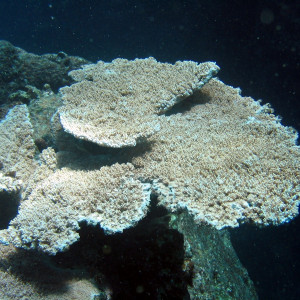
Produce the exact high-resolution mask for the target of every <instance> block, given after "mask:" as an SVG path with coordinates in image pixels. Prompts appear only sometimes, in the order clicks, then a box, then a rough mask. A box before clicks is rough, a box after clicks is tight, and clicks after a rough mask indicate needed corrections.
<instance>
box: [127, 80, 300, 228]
mask: <svg viewBox="0 0 300 300" xmlns="http://www.w3.org/2000/svg"><path fill="white" fill-rule="evenodd" d="M239 92H240V91H239V90H238V89H233V88H232V87H229V86H226V85H225V84H223V83H222V82H221V81H219V80H214V79H212V80H211V81H210V82H209V83H208V84H207V85H205V86H204V87H203V89H202V90H201V91H200V92H199V93H198V95H194V96H193V97H192V98H190V99H189V100H188V101H189V106H188V107H186V111H185V112H183V113H178V114H175V115H171V116H169V117H166V116H161V117H160V119H161V120H160V123H161V130H160V131H159V132H157V133H156V134H155V135H153V136H152V137H151V138H150V144H151V147H150V150H146V151H145V150H143V151H145V152H142V154H141V155H139V156H137V157H135V156H134V158H133V160H132V163H133V164H135V165H136V166H137V168H136V170H137V171H138V174H137V176H141V178H143V179H144V180H151V181H153V185H152V186H153V189H154V191H155V192H156V193H157V194H158V196H159V200H160V202H161V204H163V205H165V206H166V207H168V208H169V209H171V210H176V209H178V208H181V207H186V208H187V209H188V210H189V212H190V213H191V214H193V215H194V218H195V220H196V221H197V222H205V223H209V224H211V225H213V226H215V227H216V228H218V229H221V228H223V227H225V226H231V227H235V226H238V222H239V221H246V220H251V221H253V222H255V223H257V224H264V225H267V224H271V223H272V224H279V223H282V222H286V221H289V220H290V219H292V218H293V217H295V216H296V215H297V214H298V205H299V194H300V185H299V175H300V151H299V146H296V144H295V142H296V139H297V133H296V131H295V130H293V129H292V128H288V127H284V126H282V125H281V124H280V121H279V119H278V118H276V117H275V116H274V115H273V114H271V113H270V112H271V111H270V108H269V107H268V106H267V105H265V106H261V105H260V103H259V102H256V101H254V100H253V99H252V98H249V97H241V96H240V94H239ZM136 151H137V150H135V152H136Z"/></svg>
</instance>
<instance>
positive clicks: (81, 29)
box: [0, 0, 300, 299]
mask: <svg viewBox="0 0 300 300" xmlns="http://www.w3.org/2000/svg"><path fill="white" fill-rule="evenodd" d="M247 3H248V4H247ZM247 3H246V1H241V0H232V1H226V0H211V1H201V0H187V1H183V0H176V1H173V0H170V1H163V0H160V1H159V0H152V1H150V0H144V1H143V0H139V1H133V0H129V1H125V0H109V1H108V0H98V1H97V0H64V1H58V0H57V1H55V0H52V1H51V0H48V1H45V0H41V1H37V0H32V1H29V0H22V1H20V0H19V1H18V0H14V1H13V0H10V1H8V0H0V39H4V40H8V41H9V42H11V43H12V44H14V45H15V46H18V47H21V48H24V49H25V50H26V51H29V52H33V53H36V54H43V53H52V52H58V51H64V52H66V53H68V54H70V55H78V56H82V57H84V58H87V59H89V60H92V61H97V60H99V59H101V60H107V61H110V60H112V59H114V58H116V57H122V58H128V59H133V58H136V57H140V58H143V57H148V56H154V57H155V58H156V59H157V60H160V61H167V62H174V61H176V60H183V59H185V60H195V61H199V62H202V61H206V60H212V61H216V62H217V63H218V65H219V66H220V67H221V72H220V74H219V77H220V79H221V80H222V81H224V82H225V83H227V84H230V85H233V86H239V87H241V88H242V91H243V95H251V96H252V97H253V98H255V99H263V101H264V102H270V103H271V104H272V106H273V107H274V108H275V112H276V114H279V115H281V116H282V117H283V124H284V125H290V126H293V127H295V128H296V129H297V130H298V131H300V110H299V104H298V101H297V100H298V99H299V93H300V82H299V79H300V70H299V69H300V59H299V57H300V55H299V53H300V52H299V50H300V30H299V29H300V14H299V12H300V1H296V0H295V1H291V0H290V1H267V0H252V1H248V2H247ZM299 228H300V221H299V218H297V219H296V220H294V221H293V222H291V223H290V224H287V225H284V226H281V227H279V228H266V229H262V230H261V229H258V228H254V227H249V226H243V227H242V228H241V229H238V230H234V231H233V232H232V238H233V243H234V245H235V249H236V251H237V253H238V255H239V257H240V259H241V261H242V263H243V264H244V265H245V267H246V268H247V269H248V271H249V273H250V277H251V278H252V280H253V281H254V283H255V284H256V288H257V291H258V293H259V296H260V299H300V290H299V287H298V285H299V277H300V276H299V275H300V274H299V270H300V263H299V254H298V248H300V247H299V246H300V245H299V244H300V238H299ZM297 246H298V248H297Z"/></svg>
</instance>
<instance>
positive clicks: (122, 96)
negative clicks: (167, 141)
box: [60, 58, 219, 148]
mask: <svg viewBox="0 0 300 300" xmlns="http://www.w3.org/2000/svg"><path fill="white" fill-rule="evenodd" d="M218 70H219V67H218V66H217V65H216V64H214V63H212V62H207V63H202V64H198V63H195V62H192V61H179V62H176V63H175V64H174V65H172V64H168V63H159V62H157V61H156V60H155V59H154V58H147V59H136V60H134V61H129V60H126V59H116V60H114V61H113V62H111V63H104V62H102V61H99V62H98V63H97V64H95V65H86V66H84V67H83V68H82V69H80V70H75V71H72V72H70V75H71V76H72V77H73V78H74V79H75V80H77V81H79V82H78V83H76V84H73V85H72V86H71V87H64V88H62V89H61V93H62V95H63V100H64V106H63V107H62V108H61V109H60V121H61V124H62V126H63V127H64V129H65V130H66V131H67V132H69V133H71V134H72V135H74V136H75V137H77V138H80V139H85V140H88V141H92V142H94V143H97V144H99V145H102V146H108V147H116V148H120V147H124V146H134V145H136V143H137V142H138V141H141V140H143V139H145V138H147V137H149V136H151V135H152V134H153V133H154V132H156V131H158V130H159V128H160V123H159V119H158V118H157V115H158V114H162V113H164V112H165V111H167V110H168V109H170V108H171V107H172V106H174V104H176V103H177V102H180V101H182V100H183V99H185V98H187V97H188V96H189V95H191V94H192V93H194V92H195V91H196V90H199V89H200V88H201V87H202V86H203V85H204V84H205V83H206V82H207V81H208V80H209V79H210V78H212V77H213V76H214V75H215V74H216V73H217V72H218Z"/></svg>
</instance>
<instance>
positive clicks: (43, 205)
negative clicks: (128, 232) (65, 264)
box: [1, 164, 150, 254]
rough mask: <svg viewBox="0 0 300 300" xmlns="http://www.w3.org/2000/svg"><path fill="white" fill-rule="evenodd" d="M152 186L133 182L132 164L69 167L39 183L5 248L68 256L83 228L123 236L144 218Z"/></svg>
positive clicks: (4, 236) (13, 225)
mask: <svg viewBox="0 0 300 300" xmlns="http://www.w3.org/2000/svg"><path fill="white" fill-rule="evenodd" d="M149 202H150V185H149V184H145V183H141V182H140V181H138V180H136V179H134V178H133V166H132V165H131V164H124V165H119V164H115V165H113V166H111V167H103V168H101V169H100V170H96V171H74V170H70V169H66V168H63V169H61V170H57V171H56V172H54V173H52V174H51V175H50V176H49V177H47V178H45V179H44V180H43V181H41V182H40V183H38V184H37V187H36V188H35V189H34V190H33V191H32V193H31V194H30V195H29V197H28V200H26V201H24V202H22V204H21V205H20V208H19V214H18V216H17V217H16V218H15V219H13V220H12V221H11V223H10V226H9V229H8V231H7V233H8V234H9V237H7V233H6V232H5V231H3V232H2V234H1V235H2V243H4V242H5V239H6V240H7V242H10V243H13V244H14V245H15V246H17V247H23V248H28V249H29V248H32V249H40V250H42V251H44V252H47V253H49V254H56V252H58V251H64V250H66V249H68V247H69V246H70V245H71V244H73V243H74V242H75V241H77V240H78V239H79V234H78V232H77V231H78V229H79V223H80V222H82V221H86V222H88V223H89V224H93V225H97V224H98V225H100V226H101V227H102V228H103V229H104V230H105V231H106V232H107V233H115V232H122V231H123V230H124V229H126V228H128V227H131V226H133V225H134V224H135V223H136V222H137V221H139V220H140V219H141V218H143V217H144V215H145V214H146V211H147V207H148V204H149Z"/></svg>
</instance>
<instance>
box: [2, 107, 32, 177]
mask: <svg viewBox="0 0 300 300" xmlns="http://www.w3.org/2000/svg"><path fill="white" fill-rule="evenodd" d="M32 137H33V129H32V125H31V123H30V118H29V112H28V108H27V106H26V105H17V106H15V107H14V108H12V109H11V110H10V111H9V112H8V114H7V116H6V117H5V119H4V120H2V121H1V122H0V162H1V164H2V165H3V166H2V170H1V171H2V172H3V173H9V174H13V175H14V176H13V177H16V178H17V179H19V180H23V181H26V180H27V178H28V177H29V176H30V174H31V173H32V172H33V171H34V170H35V168H36V166H37V164H36V162H35V161H34V159H33V158H34V154H35V144H34V141H33V138H32Z"/></svg>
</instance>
